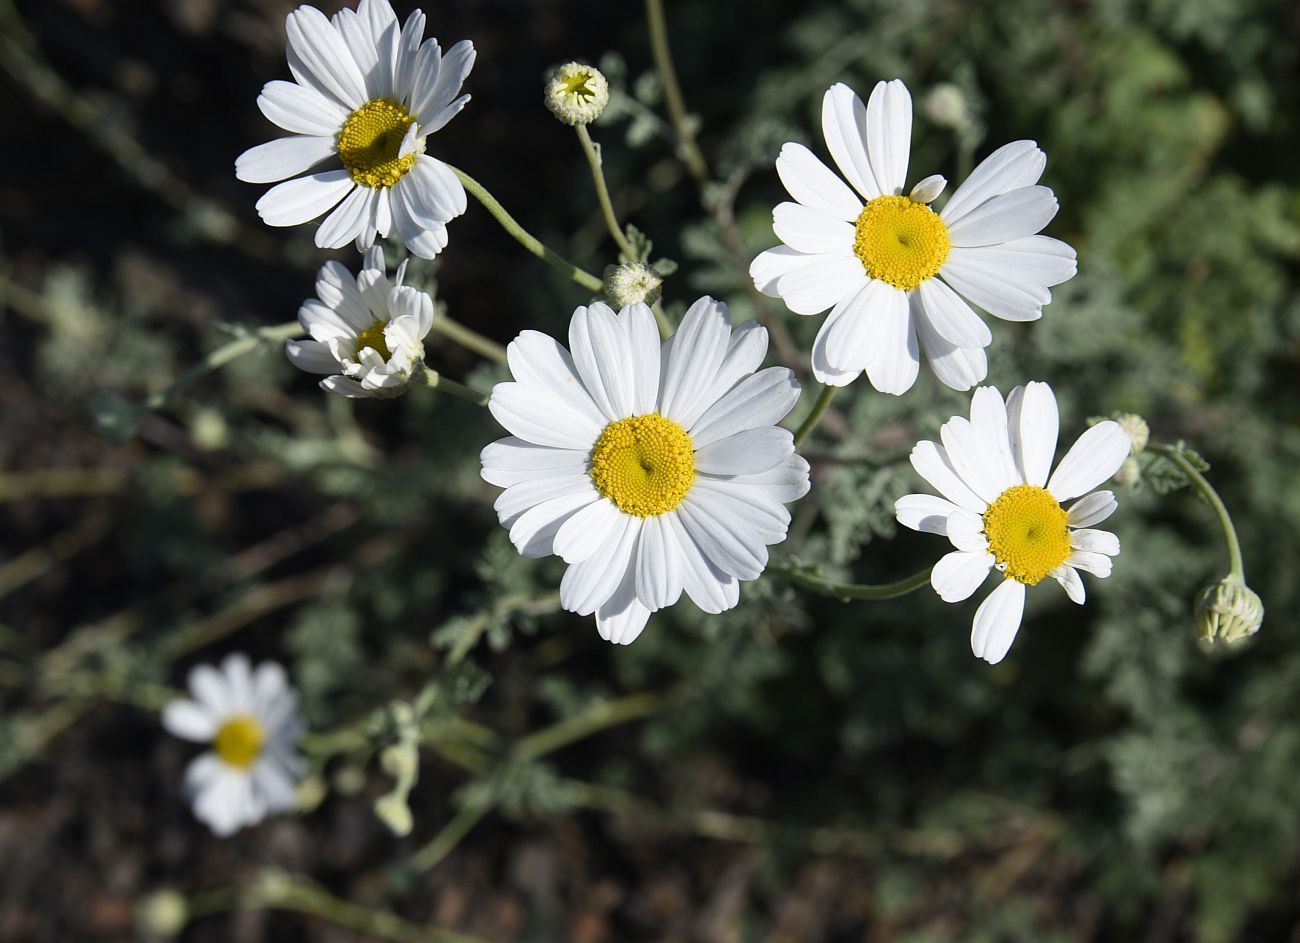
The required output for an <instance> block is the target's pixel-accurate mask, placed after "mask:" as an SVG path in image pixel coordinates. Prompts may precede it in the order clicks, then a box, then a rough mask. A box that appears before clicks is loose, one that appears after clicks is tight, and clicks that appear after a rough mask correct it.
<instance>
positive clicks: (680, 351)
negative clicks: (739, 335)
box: [659, 295, 734, 431]
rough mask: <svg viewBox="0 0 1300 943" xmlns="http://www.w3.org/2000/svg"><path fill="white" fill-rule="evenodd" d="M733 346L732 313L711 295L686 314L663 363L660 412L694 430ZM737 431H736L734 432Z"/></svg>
mask: <svg viewBox="0 0 1300 943" xmlns="http://www.w3.org/2000/svg"><path fill="white" fill-rule="evenodd" d="M730 343H731V312H730V311H729V310H728V308H727V306H726V305H725V304H723V303H722V302H720V301H714V300H713V299H712V298H710V297H708V296H707V295H706V296H705V297H703V298H700V299H699V300H698V301H696V302H695V303H694V304H693V305H691V306H690V308H689V309H688V310H687V312H686V316H685V317H684V318H682V323H681V325H680V326H679V327H678V328H677V332H676V333H675V334H674V335H673V337H672V340H671V347H670V349H669V351H668V352H667V354H666V355H665V357H664V360H663V367H662V369H663V382H662V383H661V384H660V389H659V412H660V413H661V414H662V415H664V416H667V417H668V418H669V419H672V420H674V421H675V422H677V423H679V424H680V425H681V426H682V428H684V429H687V430H691V429H692V428H693V427H694V426H695V424H696V421H697V420H698V419H699V418H700V416H701V415H702V414H703V413H704V411H705V410H706V409H708V408H709V407H710V406H713V405H714V404H713V403H712V402H709V401H708V396H709V394H710V393H711V392H712V390H713V381H714V378H715V377H716V376H717V374H718V370H719V369H720V368H721V366H722V362H723V359H724V358H725V357H726V355H727V350H728V349H729V347H730ZM733 431H734V430H733Z"/></svg>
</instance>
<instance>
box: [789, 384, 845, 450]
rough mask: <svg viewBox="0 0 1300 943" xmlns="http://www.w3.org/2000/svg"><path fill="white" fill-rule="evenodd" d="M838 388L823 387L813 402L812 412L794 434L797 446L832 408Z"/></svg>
mask: <svg viewBox="0 0 1300 943" xmlns="http://www.w3.org/2000/svg"><path fill="white" fill-rule="evenodd" d="M838 389H839V387H837V386H823V387H822V391H821V393H820V394H819V395H818V397H817V402H815V403H813V408H812V412H810V413H809V414H808V415H807V416H806V417H805V418H804V421H803V422H802V423H800V424H799V429H798V431H796V432H795V434H794V444H795V447H796V448H798V447H799V445H800V444H801V443H802V442H803V440H804V439H806V438H808V434H809V433H810V432H812V431H813V429H815V428H816V427H817V423H819V422H821V418H822V416H824V415H825V414H826V410H827V409H829V408H830V405H831V400H832V399H834V398H835V391H836V390H838Z"/></svg>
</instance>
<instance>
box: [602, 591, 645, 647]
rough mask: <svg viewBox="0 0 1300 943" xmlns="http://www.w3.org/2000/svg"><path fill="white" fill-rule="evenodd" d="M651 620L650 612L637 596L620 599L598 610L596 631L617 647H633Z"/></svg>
mask: <svg viewBox="0 0 1300 943" xmlns="http://www.w3.org/2000/svg"><path fill="white" fill-rule="evenodd" d="M649 620H650V610H649V609H647V608H646V607H645V606H643V605H642V604H641V603H640V601H639V600H637V598H636V597H635V596H632V597H631V598H623V597H622V596H620V597H619V599H618V600H617V601H615V600H611V601H609V602H607V603H605V605H603V606H601V607H600V608H599V609H597V610H596V631H597V632H599V633H600V637H601V638H603V639H604V640H605V641H607V642H613V643H614V644H615V645H631V644H632V643H633V642H635V641H636V640H637V638H638V637H639V636H640V635H641V633H642V632H643V631H644V630H645V627H646V623H647V622H648V621H649Z"/></svg>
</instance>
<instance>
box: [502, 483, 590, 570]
mask: <svg viewBox="0 0 1300 943" xmlns="http://www.w3.org/2000/svg"><path fill="white" fill-rule="evenodd" d="M597 500H600V495H599V494H597V493H596V489H595V488H594V487H593V488H592V489H591V491H590V492H589V493H581V492H579V493H575V494H567V495H564V496H563V497H559V498H552V499H551V500H549V501H543V502H542V503H541V504H539V505H537V506H536V507H533V508H529V509H528V510H527V511H525V512H524V513H522V514H520V515H519V516H518V517H517V518H515V521H514V523H513V524H511V525H510V542H511V543H512V544H514V545H515V549H517V550H518V551H519V554H520V556H524V557H528V558H529V559H535V558H537V557H545V556H549V555H550V554H551V553H553V552H554V549H555V535H556V534H557V533H559V530H560V528H561V527H562V526H563V525H564V522H565V521H567V520H568V519H569V518H570V517H572V516H573V515H574V514H576V513H578V511H580V510H582V509H583V508H585V507H586V506H587V505H588V504H591V503H592V502H593V501H597Z"/></svg>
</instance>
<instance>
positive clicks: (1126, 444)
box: [1047, 419, 1133, 501]
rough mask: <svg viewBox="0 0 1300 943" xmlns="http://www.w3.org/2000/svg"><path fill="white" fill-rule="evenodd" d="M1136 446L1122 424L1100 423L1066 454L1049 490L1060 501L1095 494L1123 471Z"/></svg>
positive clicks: (1088, 431) (1049, 482) (1048, 486)
mask: <svg viewBox="0 0 1300 943" xmlns="http://www.w3.org/2000/svg"><path fill="white" fill-rule="evenodd" d="M1132 446H1133V443H1132V440H1130V439H1129V437H1128V433H1127V432H1125V431H1124V430H1123V429H1122V428H1120V425H1119V423H1117V422H1113V421H1111V420H1109V419H1108V420H1106V421H1105V422H1099V423H1097V425H1095V426H1093V427H1092V428H1091V429H1089V430H1087V431H1086V432H1084V434H1083V435H1081V436H1079V438H1078V441H1076V442H1075V443H1074V445H1073V446H1071V447H1070V451H1068V452H1066V453H1065V458H1063V459H1061V464H1059V465H1057V466H1056V471H1055V472H1054V473H1053V474H1052V477H1051V479H1049V480H1048V482H1047V490H1048V491H1050V492H1052V496H1053V497H1054V498H1056V500H1058V501H1068V500H1070V499H1071V498H1074V497H1077V496H1078V495H1081V494H1083V493H1084V492H1087V491H1091V490H1092V489H1093V488H1095V487H1097V486H1098V485H1099V484H1101V483H1102V482H1103V481H1105V480H1106V479H1108V478H1110V477H1111V476H1112V475H1114V474H1115V473H1116V472H1117V471H1119V468H1120V466H1121V465H1123V464H1124V459H1126V458H1128V453H1129V450H1130V449H1131V448H1132Z"/></svg>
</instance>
